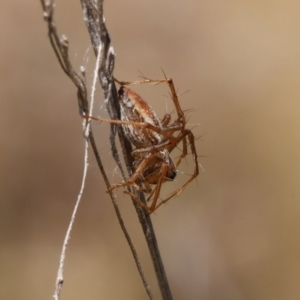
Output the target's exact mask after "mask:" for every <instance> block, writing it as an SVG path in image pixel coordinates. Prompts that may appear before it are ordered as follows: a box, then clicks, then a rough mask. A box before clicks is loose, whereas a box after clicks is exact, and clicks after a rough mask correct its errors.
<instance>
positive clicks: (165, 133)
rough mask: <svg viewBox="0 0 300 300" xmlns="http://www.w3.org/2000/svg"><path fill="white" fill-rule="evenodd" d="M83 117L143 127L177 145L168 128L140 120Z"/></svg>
mask: <svg viewBox="0 0 300 300" xmlns="http://www.w3.org/2000/svg"><path fill="white" fill-rule="evenodd" d="M83 118H85V119H88V120H89V119H91V120H95V121H98V122H103V123H110V124H116V125H132V126H138V127H141V128H143V129H150V130H153V131H154V132H157V133H158V134H161V135H162V136H164V137H165V138H166V140H168V142H167V144H170V145H177V138H175V137H174V136H172V135H171V134H170V133H169V128H168V129H166V130H163V129H160V128H157V127H155V126H154V125H152V124H150V123H140V122H134V121H122V120H113V119H103V118H100V117H93V116H83ZM176 130H179V129H176ZM173 131H174V130H173ZM159 146H160V145H159Z"/></svg>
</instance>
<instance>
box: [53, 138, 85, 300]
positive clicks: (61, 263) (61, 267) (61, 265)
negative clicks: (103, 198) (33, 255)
mask: <svg viewBox="0 0 300 300" xmlns="http://www.w3.org/2000/svg"><path fill="white" fill-rule="evenodd" d="M84 148H85V150H84V167H83V175H82V180H81V187H80V191H79V194H78V196H77V200H76V203H75V206H74V210H73V213H72V217H71V220H70V223H69V226H68V229H67V232H66V235H65V239H64V242H63V247H62V251H61V254H60V260H59V268H58V272H57V277H56V284H55V291H54V295H53V298H54V299H55V300H59V299H60V292H61V289H62V287H63V283H64V263H65V258H66V251H67V246H68V242H69V239H70V237H71V231H72V228H73V224H74V222H75V218H76V214H77V211H78V207H79V204H80V201H81V198H82V194H83V190H84V187H85V182H86V176H87V170H88V165H89V163H88V149H89V143H88V141H86V142H85V145H84Z"/></svg>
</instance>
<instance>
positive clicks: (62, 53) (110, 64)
mask: <svg viewBox="0 0 300 300" xmlns="http://www.w3.org/2000/svg"><path fill="white" fill-rule="evenodd" d="M41 4H42V8H43V12H44V19H45V21H46V22H47V24H48V35H49V39H50V42H51V45H52V48H53V50H54V52H55V54H56V57H57V59H58V61H59V63H60V65H61V67H62V69H63V71H64V72H65V73H66V75H67V76H68V77H69V78H70V79H71V80H72V82H73V83H74V84H75V86H76V87H77V98H78V104H79V108H80V112H81V114H82V115H89V101H88V93H87V87H86V83H85V77H84V71H82V72H81V74H78V73H77V72H75V71H74V69H73V67H72V64H71V62H70V60H69V55H68V40H67V38H66V37H65V36H62V37H61V38H59V35H58V33H57V30H56V26H55V23H54V20H53V13H54V1H53V0H52V1H46V0H41ZM81 5H82V9H83V15H84V21H85V23H86V26H87V29H88V32H89V35H90V39H91V43H92V46H93V49H94V53H95V55H96V56H97V57H98V58H99V69H98V78H99V81H100V84H101V87H102V90H103V93H104V97H105V102H106V107H107V110H108V112H109V115H110V117H111V118H112V119H119V117H120V116H119V102H118V95H117V89H116V86H115V83H114V80H113V69H114V62H115V56H114V51H113V48H112V46H111V45H110V36H109V33H108V31H107V28H106V25H105V22H104V15H103V0H96V1H93V2H92V1H91V0H81ZM99 51H100V53H98V52H99ZM85 130H87V134H86V137H87V138H88V140H89V142H90V143H91V146H92V150H93V153H94V155H95V157H96V160H97V164H98V167H99V169H100V172H101V174H102V176H103V179H104V182H105V184H106V187H107V189H109V188H110V186H111V185H110V182H109V180H108V177H107V175H106V173H105V170H104V167H103V164H102V161H101V157H100V154H99V152H98V149H97V146H96V142H95V138H94V135H93V131H92V128H91V127H90V126H88V122H87V121H85ZM116 134H118V137H119V140H120V144H121V148H122V154H123V156H124V161H125V165H126V169H127V172H128V174H129V176H130V175H131V174H132V172H133V169H132V165H133V164H132V162H133V160H132V156H131V152H132V146H131V144H130V143H129V142H128V141H127V139H126V138H125V137H124V133H123V131H122V128H121V126H116V125H114V124H111V133H110V143H111V149H112V153H113V157H114V159H115V161H116V163H117V165H118V167H119V169H120V171H121V174H122V176H123V179H124V180H126V175H125V171H124V168H123V167H122V164H121V161H120V158H119V154H118V151H117V147H116V142H115V138H116ZM131 192H133V191H131ZM109 195H110V198H111V200H112V203H113V206H114V209H115V212H116V215H117V218H118V220H119V223H120V226H121V228H122V231H123V233H124V235H125V237H126V240H127V242H128V245H129V246H130V249H131V251H132V254H133V256H134V260H135V263H136V265H137V268H138V271H139V273H140V276H141V278H142V281H143V284H144V287H145V289H146V292H147V294H148V297H149V299H153V296H152V293H151V291H150V288H149V285H148V283H147V281H146V279H145V276H144V274H143V270H142V268H141V265H140V262H139V259H138V256H137V252H136V250H135V248H134V246H133V244H132V242H131V239H130V236H129V234H128V232H127V230H126V228H125V225H124V222H123V220H122V217H121V214H120V211H119V208H118V206H117V203H116V201H115V196H114V194H113V193H110V194H109ZM137 196H138V197H139V198H140V199H141V200H142V201H144V202H145V197H144V195H143V194H142V193H138V195H137ZM132 202H133V204H134V206H135V208H136V211H137V214H138V217H139V220H140V223H141V225H142V229H143V232H144V235H145V238H146V241H147V244H148V247H149V251H150V254H151V258H152V262H153V265H154V269H155V273H156V276H157V280H158V283H159V287H160V290H161V294H162V298H163V299H164V300H171V299H172V295H171V291H170V288H169V285H168V281H167V277H166V274H165V270H164V266H163V262H162V259H161V256H160V253H159V249H158V245H157V241H156V237H155V233H154V229H153V226H152V222H151V219H150V216H149V214H148V213H147V212H146V211H145V210H144V209H143V208H141V207H140V206H139V205H138V204H137V203H136V202H135V201H132ZM67 239H68V238H67ZM65 246H66V245H65V244H64V247H65ZM63 259H64V258H63ZM58 274H59V275H58V277H57V281H56V292H55V298H56V299H59V298H60V291H61V288H62V285H63V270H60V271H59V272H58Z"/></svg>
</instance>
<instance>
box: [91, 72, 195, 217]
mask: <svg viewBox="0 0 300 300" xmlns="http://www.w3.org/2000/svg"><path fill="white" fill-rule="evenodd" d="M115 81H116V82H117V83H118V84H120V89H119V91H118V98H119V102H120V110H121V111H120V115H121V120H110V119H102V118H95V117H90V116H89V117H87V118H91V119H94V120H97V121H99V122H107V123H111V124H118V125H121V126H122V127H123V130H124V133H125V136H126V138H127V139H128V140H129V141H130V143H132V144H133V145H134V146H135V149H134V150H133V152H132V156H133V158H134V166H133V169H134V173H133V175H132V176H131V177H130V178H129V179H128V180H127V181H126V182H123V183H119V184H114V185H113V186H112V187H111V189H110V190H109V192H110V191H112V190H113V189H115V188H118V187H122V186H131V187H133V188H134V189H136V190H139V191H143V192H146V193H148V194H149V196H148V199H147V201H150V200H152V203H151V205H150V206H148V205H146V204H145V203H143V202H142V201H141V200H140V199H139V198H138V197H137V196H136V195H135V194H132V193H130V192H128V191H125V193H127V194H130V195H131V196H132V197H133V199H134V200H135V201H137V202H138V203H139V204H140V205H141V206H142V207H143V208H145V209H146V210H147V211H148V212H149V213H152V212H153V211H155V210H156V209H157V208H158V207H159V206H161V205H162V204H163V203H166V202H167V201H169V200H170V199H171V198H173V197H174V196H176V195H179V194H180V193H181V192H182V191H183V190H184V189H185V187H186V186H187V185H188V184H189V183H190V182H191V181H193V180H194V179H195V178H196V177H197V176H198V174H199V168H198V160H197V151H196V147H195V138H194V135H193V133H192V132H191V131H190V130H189V129H186V128H185V126H186V119H185V115H184V112H183V111H182V109H181V107H180V104H179V101H178V97H177V94H176V91H175V86H174V83H173V80H172V79H169V78H166V77H165V78H163V79H147V78H144V80H140V81H118V80H116V79H115ZM163 82H165V83H167V84H168V86H169V88H170V91H171V96H172V100H173V103H174V106H175V110H176V113H177V119H176V120H175V121H174V122H173V123H172V124H170V121H171V116H170V115H169V114H165V115H164V117H163V118H162V119H161V120H160V119H159V118H158V117H157V115H156V113H155V112H154V110H153V109H152V108H151V107H150V105H149V104H148V103H147V102H146V101H144V100H143V99H142V98H141V97H140V96H139V95H138V94H136V93H135V92H133V91H132V90H130V89H128V88H126V87H125V86H126V85H134V84H143V83H157V84H158V83H163ZM187 139H188V141H187ZM180 142H182V144H183V147H182V153H181V155H180V156H179V158H178V159H177V162H176V163H173V161H172V159H171V157H170V153H171V152H172V150H173V149H174V148H175V147H177V145H178V144H179V143H180ZM188 145H189V146H190V149H191V154H192V156H193V161H194V172H193V174H192V175H191V177H190V178H189V179H188V180H187V181H186V182H185V183H184V184H183V185H182V186H181V187H179V188H178V189H176V190H175V191H174V192H172V193H171V194H170V195H169V196H168V197H167V198H165V199H163V200H161V201H160V202H159V203H157V201H158V198H159V196H160V191H161V187H162V184H163V183H164V182H166V181H172V180H173V179H174V178H175V177H176V174H177V167H178V166H179V164H180V162H181V160H182V159H183V158H184V157H185V156H186V155H187V154H188V150H187V149H188ZM151 185H155V188H153V189H152V188H151Z"/></svg>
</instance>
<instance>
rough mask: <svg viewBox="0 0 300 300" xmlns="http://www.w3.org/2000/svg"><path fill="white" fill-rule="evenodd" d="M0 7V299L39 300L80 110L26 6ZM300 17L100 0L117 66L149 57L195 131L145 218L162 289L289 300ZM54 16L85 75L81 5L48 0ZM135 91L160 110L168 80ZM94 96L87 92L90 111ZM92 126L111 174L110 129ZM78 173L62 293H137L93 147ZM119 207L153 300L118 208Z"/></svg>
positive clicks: (65, 196)
mask: <svg viewBox="0 0 300 300" xmlns="http://www.w3.org/2000/svg"><path fill="white" fill-rule="evenodd" d="M1 2H2V3H1V4H2V6H1V11H0V15H1V17H0V22H1V23H0V25H1V27H0V28H1V29H0V39H1V56H0V59H1V75H0V76H1V81H0V95H1V98H0V99H1V100H0V101H1V110H0V114H1V117H0V125H1V132H0V134H1V189H0V193H1V211H0V224H1V244H0V251H1V256H0V259H1V271H0V298H1V299H14V300H16V299H31V300H35V299H51V297H52V294H53V291H54V282H55V277H56V272H57V267H58V262H59V255H60V251H61V247H62V241H63V238H64V235H65V231H66V228H67V225H68V222H69V219H70V216H71V212H72V209H73V206H74V203H75V200H76V197H77V193H78V191H79V187H80V182H81V177H82V169H83V149H84V147H83V145H84V142H83V138H82V128H81V119H80V117H79V115H78V108H77V99H76V91H75V88H74V86H73V85H72V84H71V82H70V80H69V79H68V78H67V77H66V76H65V75H64V74H63V72H62V70H61V69H60V66H59V64H58V62H57V60H56V58H55V56H54V53H53V51H52V49H51V47H50V43H49V40H48V38H47V27H46V23H44V21H43V18H42V10H41V5H40V3H39V1H37V0H36V1H33V0H32V1H26V3H25V2H24V3H20V2H19V3H17V2H14V1H1ZM299 11H300V2H299V1H296V0H294V1H285V2H282V1H278V0H275V1H266V0H265V1H207V0H204V1H202V0H201V1H196V0H195V1H159V0H154V1H137V0H134V1H118V0H114V1H108V0H107V1H106V2H105V16H106V20H107V26H108V28H109V31H110V33H111V37H112V43H113V45H114V48H115V51H116V54H117V61H116V68H115V76H116V77H117V78H119V79H123V80H133V79H136V78H137V76H138V74H139V72H138V70H140V71H141V72H142V73H143V74H145V75H146V76H148V77H151V78H158V77H161V75H162V73H161V67H162V68H163V69H164V70H165V72H166V73H167V75H168V76H170V77H172V78H173V79H174V81H175V84H176V87H178V88H179V94H183V95H182V96H181V97H180V100H181V103H182V106H183V108H184V109H190V108H192V109H193V112H191V113H190V119H189V123H191V126H190V127H194V130H193V131H194V133H195V135H196V136H198V137H199V136H202V137H201V138H200V139H199V140H198V141H197V149H198V152H199V155H202V156H206V157H202V158H200V162H201V165H202V166H203V168H204V172H201V173H200V175H199V177H198V183H197V182H196V181H195V182H193V183H192V184H191V185H190V186H189V187H188V188H187V189H186V191H185V192H184V193H183V194H182V195H180V197H177V198H176V199H173V200H172V201H170V202H169V203H168V204H167V205H165V206H164V207H162V208H160V209H159V210H158V211H157V212H156V214H155V215H153V222H154V226H155V228H156V229H157V237H158V242H159V246H160V249H161V252H162V255H163V259H164V261H165V268H166V271H167V274H168V277H169V281H170V285H171V289H172V291H173V295H174V299H205V300H209V299H212V300H213V299H225V300H227V299H228V300H229V299H230V300H239V299H242V300H244V299H299V298H300V296H299V294H300V285H299V280H300V240H299V239H300V218H299V216H300V201H299V195H300V193H299V192H300V188H299V178H300V163H299V158H300V151H299V150H300V149H299V148H300V136H299V128H300V119H299V115H300V113H299V112H300V101H299V98H300V84H299V83H300V38H299V36H300V19H299ZM55 17H56V21H57V26H58V30H59V32H60V33H61V34H66V35H67V36H68V38H69V40H70V53H71V58H72V60H73V63H74V65H75V66H76V67H79V66H80V65H84V66H86V67H87V76H88V80H91V78H92V70H93V53H92V51H91V49H89V51H87V49H88V48H89V39H88V35H87V33H86V29H85V25H84V24H83V21H82V13H81V7H80V4H79V1H60V0H58V1H57V7H56V13H55ZM137 90H138V91H139V92H140V93H141V94H142V95H143V96H144V97H145V99H147V100H148V101H149V102H150V103H151V105H153V107H155V109H156V110H157V111H158V112H159V115H160V116H162V115H163V113H164V112H165V111H166V110H169V111H171V110H172V105H171V103H170V102H168V99H167V98H166V97H164V96H163V94H167V88H166V87H151V88H149V87H145V88H142V87H138V88H137ZM187 90H189V92H188V93H185V94H184V92H185V91H187ZM102 102H103V98H102V95H101V92H100V90H99V88H98V104H97V110H96V111H95V114H96V115H103V116H105V115H106V113H105V109H104V108H103V107H102V108H101V109H100V104H99V103H102ZM192 124H194V125H192ZM94 127H95V133H96V134H97V135H98V138H99V139H100V140H101V146H100V150H101V151H102V155H104V158H105V164H106V168H107V171H108V173H109V174H110V176H111V178H112V181H113V182H118V181H119V180H120V177H119V175H118V174H116V173H117V172H116V171H115V164H114V162H113V160H112V158H111V156H110V154H109V151H110V148H109V144H108V137H107V133H108V126H107V125H105V124H104V125H98V124H96V125H95V126H94ZM190 167H191V164H189V165H188V166H187V167H186V166H185V163H183V166H182V168H183V169H184V170H185V171H186V170H187V171H186V172H191V168H190ZM89 171H90V172H89V175H88V182H87V187H86V191H85V194H84V198H83V202H82V203H81V206H80V210H79V215H78V218H77V220H76V223H75V227H74V230H73V233H72V237H71V240H70V244H69V248H68V252H67V258H66V265H65V285H64V289H63V293H62V299H63V300H67V299H147V296H146V294H145V291H144V289H143V287H142V284H141V280H140V278H139V276H138V272H137V270H136V268H135V265H134V262H133V258H132V255H131V253H130V251H129V249H128V246H127V244H126V242H125V239H124V237H123V235H122V233H121V230H120V227H119V225H118V222H117V220H116V217H115V215H114V212H113V208H112V205H111V203H110V200H109V198H108V197H107V195H106V193H105V188H104V185H103V182H102V178H101V176H100V175H99V172H98V170H97V166H96V164H95V161H94V159H93V157H92V155H91V162H90V167H89ZM180 176H181V177H182V176H185V175H184V174H179V178H178V180H180ZM177 185H178V183H177V184H176V182H174V183H169V184H167V185H166V187H165V188H166V189H167V191H172V190H174V189H175V188H176V187H177ZM118 202H119V204H120V207H121V210H122V212H123V214H124V219H125V222H126V224H127V226H128V229H129V231H130V233H131V235H132V238H133V240H134V242H135V244H136V246H137V250H138V252H139V254H140V258H141V261H142V265H143V267H144V269H145V272H146V275H147V278H148V280H149V282H150V285H151V286H152V288H153V292H154V294H155V296H156V299H160V295H159V292H158V289H157V284H156V280H155V278H154V276H153V270H152V265H151V262H150V259H149V255H148V250H147V248H146V246H145V243H144V239H143V237H142V235H141V230H140V227H139V223H138V220H137V218H136V215H135V213H134V210H133V208H132V204H131V203H130V200H129V199H128V197H123V195H122V193H119V197H118Z"/></svg>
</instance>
